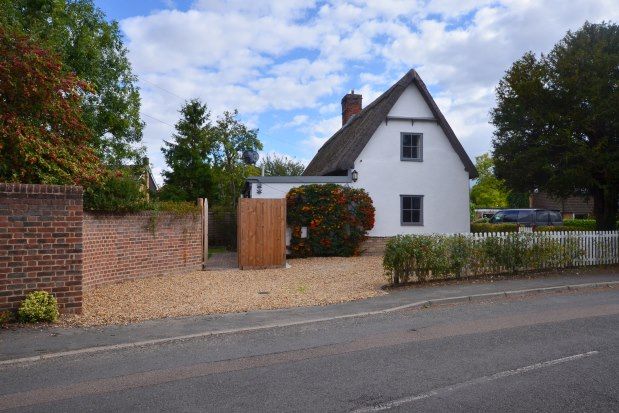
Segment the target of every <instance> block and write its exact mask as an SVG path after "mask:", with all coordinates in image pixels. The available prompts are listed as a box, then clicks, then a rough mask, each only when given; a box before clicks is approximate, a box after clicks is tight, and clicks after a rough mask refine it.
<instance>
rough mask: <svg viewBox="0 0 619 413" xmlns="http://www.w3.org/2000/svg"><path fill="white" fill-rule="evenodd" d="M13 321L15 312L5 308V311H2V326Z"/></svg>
mask: <svg viewBox="0 0 619 413" xmlns="http://www.w3.org/2000/svg"><path fill="white" fill-rule="evenodd" d="M11 321H13V313H12V312H10V311H8V310H5V311H0V327H3V326H4V325H6V324H8V323H10V322H11Z"/></svg>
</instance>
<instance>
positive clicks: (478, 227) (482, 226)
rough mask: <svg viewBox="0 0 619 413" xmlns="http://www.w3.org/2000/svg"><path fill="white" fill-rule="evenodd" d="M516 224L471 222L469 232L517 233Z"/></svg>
mask: <svg viewBox="0 0 619 413" xmlns="http://www.w3.org/2000/svg"><path fill="white" fill-rule="evenodd" d="M517 231H518V225H517V224H490V223H483V222H480V223H478V222H473V223H472V224H471V232H517Z"/></svg>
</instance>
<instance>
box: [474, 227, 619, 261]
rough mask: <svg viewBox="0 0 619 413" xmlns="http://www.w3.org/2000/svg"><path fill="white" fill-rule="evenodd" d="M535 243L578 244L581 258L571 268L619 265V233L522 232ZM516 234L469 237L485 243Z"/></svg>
mask: <svg viewBox="0 0 619 413" xmlns="http://www.w3.org/2000/svg"><path fill="white" fill-rule="evenodd" d="M522 232H523V233H525V234H527V235H526V236H527V237H528V238H529V239H530V240H531V241H532V242H534V243H544V242H546V241H547V240H555V241H559V243H560V244H561V245H563V246H565V245H567V244H568V243H577V245H578V249H579V250H580V254H579V257H578V258H576V259H574V260H573V262H572V263H571V266H585V265H603V264H617V263H619V231H552V232H550V231H548V232H532V231H526V230H525V231H522ZM510 234H511V236H513V235H514V233H513V232H512V233H509V232H486V233H471V234H469V235H468V236H469V237H471V238H472V239H474V240H476V241H483V240H485V239H487V238H490V237H495V238H498V239H507V237H508V236H510Z"/></svg>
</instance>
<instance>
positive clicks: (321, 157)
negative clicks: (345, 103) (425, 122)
mask: <svg viewBox="0 0 619 413" xmlns="http://www.w3.org/2000/svg"><path fill="white" fill-rule="evenodd" d="M411 83H415V85H416V86H417V88H418V89H419V91H420V92H421V95H422V96H423V98H424V100H425V102H426V104H427V105H428V106H429V107H430V110H431V111H432V114H433V115H434V118H435V119H436V122H438V124H439V125H440V126H441V128H442V129H443V132H445V135H446V136H447V139H449V142H450V143H451V146H452V147H453V148H454V150H455V151H456V153H457V154H458V156H460V159H461V160H462V163H463V164H464V169H465V170H466V171H467V172H468V173H469V178H471V179H472V178H476V177H477V170H476V169H475V165H473V162H471V159H470V158H469V157H468V155H467V154H466V151H465V150H464V148H463V147H462V144H460V141H459V140H458V138H457V137H456V135H455V134H454V132H453V130H452V129H451V127H450V126H449V123H447V120H446V119H445V116H443V114H442V113H441V111H440V110H439V108H438V106H437V105H436V102H434V99H433V98H432V96H431V95H430V92H428V89H427V88H426V85H425V84H424V83H423V81H422V80H421V78H420V77H419V74H418V73H417V72H416V71H415V70H414V69H411V70H410V71H409V72H408V73H406V74H405V75H404V77H402V79H400V80H398V81H397V82H396V83H395V84H394V85H393V86H391V87H390V88H389V90H387V91H386V92H385V93H383V94H382V95H380V96H379V97H378V98H377V99H376V100H375V101H374V102H372V103H371V104H369V105H368V106H367V107H365V108H364V109H363V110H362V111H361V112H359V113H358V114H356V115H355V116H353V117H352V118H351V119H350V120H349V121H348V122H347V123H346V125H344V126H342V128H341V129H340V130H338V131H337V132H335V134H334V135H333V136H332V137H331V138H330V139H329V140H328V141H327V142H325V143H324V145H322V147H321V148H320V150H319V151H318V153H317V154H316V156H314V159H312V161H311V162H310V163H309V165H308V166H307V168H305V171H304V172H303V175H336V174H342V173H345V172H346V171H348V170H349V169H351V168H353V167H354V162H355V160H356V159H357V157H358V156H359V154H360V153H361V151H362V150H363V148H364V147H365V145H367V143H368V142H369V140H370V138H371V137H372V135H374V132H376V129H378V127H379V126H380V123H381V122H383V121H385V120H386V119H387V115H388V114H389V111H390V110H391V108H392V107H393V105H395V103H396V102H397V101H398V99H399V98H400V96H401V95H402V93H403V92H404V90H405V89H406V88H407V87H408V86H409V85H410V84H411Z"/></svg>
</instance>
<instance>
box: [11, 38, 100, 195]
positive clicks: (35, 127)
mask: <svg viewBox="0 0 619 413" xmlns="http://www.w3.org/2000/svg"><path fill="white" fill-rule="evenodd" d="M87 90H89V86H88V84H86V83H85V82H82V81H81V80H79V79H78V78H76V77H75V76H73V75H71V74H67V73H64V72H63V70H62V64H61V62H60V60H59V58H58V56H56V55H55V54H53V53H52V52H50V51H48V50H45V49H42V48H40V47H38V46H37V45H36V44H34V43H33V42H32V41H31V40H29V39H28V38H26V37H23V36H20V35H15V34H13V33H10V32H8V31H6V30H5V29H3V28H1V27H0V181H8V182H23V183H45V184H76V185H88V184H89V183H92V182H94V181H96V180H97V179H98V177H99V176H100V174H101V173H102V171H103V168H102V166H101V163H100V161H99V159H98V158H97V156H96V154H95V152H94V150H93V149H92V147H91V146H90V142H91V139H92V133H91V131H90V130H89V128H88V127H87V126H86V124H85V123H84V121H83V119H82V111H81V99H82V94H83V93H84V92H85V91H87Z"/></svg>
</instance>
